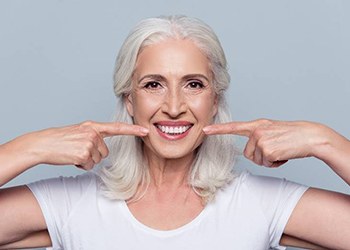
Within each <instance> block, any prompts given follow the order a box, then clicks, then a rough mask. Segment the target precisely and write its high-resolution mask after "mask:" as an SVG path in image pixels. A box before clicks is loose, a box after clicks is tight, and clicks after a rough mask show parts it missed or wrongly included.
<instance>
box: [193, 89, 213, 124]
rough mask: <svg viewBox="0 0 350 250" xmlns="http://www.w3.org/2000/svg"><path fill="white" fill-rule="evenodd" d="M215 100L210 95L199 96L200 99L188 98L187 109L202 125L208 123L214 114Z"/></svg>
mask: <svg viewBox="0 0 350 250" xmlns="http://www.w3.org/2000/svg"><path fill="white" fill-rule="evenodd" d="M214 100H215V99H214V98H213V96H212V95H205V96H201V97H200V98H189V99H188V102H189V107H190V109H191V110H192V112H193V113H194V115H195V116H196V117H197V119H198V120H200V121H202V122H203V123H210V122H211V121H212V119H213V117H214V115H215V114H216V105H215V101H214Z"/></svg>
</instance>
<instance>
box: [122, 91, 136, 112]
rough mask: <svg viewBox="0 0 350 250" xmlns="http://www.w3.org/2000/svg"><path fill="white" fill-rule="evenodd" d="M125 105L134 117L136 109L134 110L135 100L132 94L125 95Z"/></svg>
mask: <svg viewBox="0 0 350 250" xmlns="http://www.w3.org/2000/svg"><path fill="white" fill-rule="evenodd" d="M123 98H124V104H125V106H126V110H127V111H128V113H129V115H130V116H131V117H134V108H133V106H134V105H133V100H132V96H131V94H126V95H124V97H123Z"/></svg>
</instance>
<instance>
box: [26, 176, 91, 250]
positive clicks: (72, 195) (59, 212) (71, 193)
mask: <svg viewBox="0 0 350 250" xmlns="http://www.w3.org/2000/svg"><path fill="white" fill-rule="evenodd" d="M27 186H28V187H29V189H30V190H31V191H32V193H33V194H34V196H35V198H36V199H37V201H38V203H39V205H40V208H41V210H42V213H43V215H44V218H45V221H46V225H47V228H48V231H49V234H50V238H51V241H52V247H53V249H63V248H62V238H61V234H60V233H61V231H62V228H63V227H64V225H65V223H66V222H67V221H68V219H69V216H70V214H71V213H72V211H73V210H74V207H75V206H76V205H77V204H78V203H79V201H80V200H81V199H82V198H83V197H84V195H85V194H86V193H88V192H91V191H92V190H91V189H96V176H95V174H94V173H91V172H88V173H85V174H82V175H78V176H76V177H59V178H53V179H47V180H41V181H38V182H34V183H30V184H28V185H27Z"/></svg>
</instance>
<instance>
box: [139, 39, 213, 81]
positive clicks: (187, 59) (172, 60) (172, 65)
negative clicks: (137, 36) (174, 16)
mask: <svg viewBox="0 0 350 250" xmlns="http://www.w3.org/2000/svg"><path fill="white" fill-rule="evenodd" d="M210 72H211V71H210V67H209V60H208V58H207V57H206V55H205V54H204V53H203V52H202V51H201V50H200V49H199V48H198V47H197V46H196V44H195V43H193V42H192V41H190V40H186V39H185V40H184V39H167V40H165V41H161V42H159V43H156V44H153V45H149V46H146V47H145V48H143V49H142V51H141V52H140V54H139V55H138V58H137V61H136V67H135V71H134V73H135V75H138V76H142V75H145V74H161V75H179V76H182V75H188V74H203V75H205V76H207V77H208V78H209V77H210V75H211V73H210Z"/></svg>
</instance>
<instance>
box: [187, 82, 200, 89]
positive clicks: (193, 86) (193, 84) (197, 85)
mask: <svg viewBox="0 0 350 250" xmlns="http://www.w3.org/2000/svg"><path fill="white" fill-rule="evenodd" d="M187 86H188V87H189V88H191V89H202V88H204V84H203V83H202V82H199V81H191V82H189V83H188V84H187Z"/></svg>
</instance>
